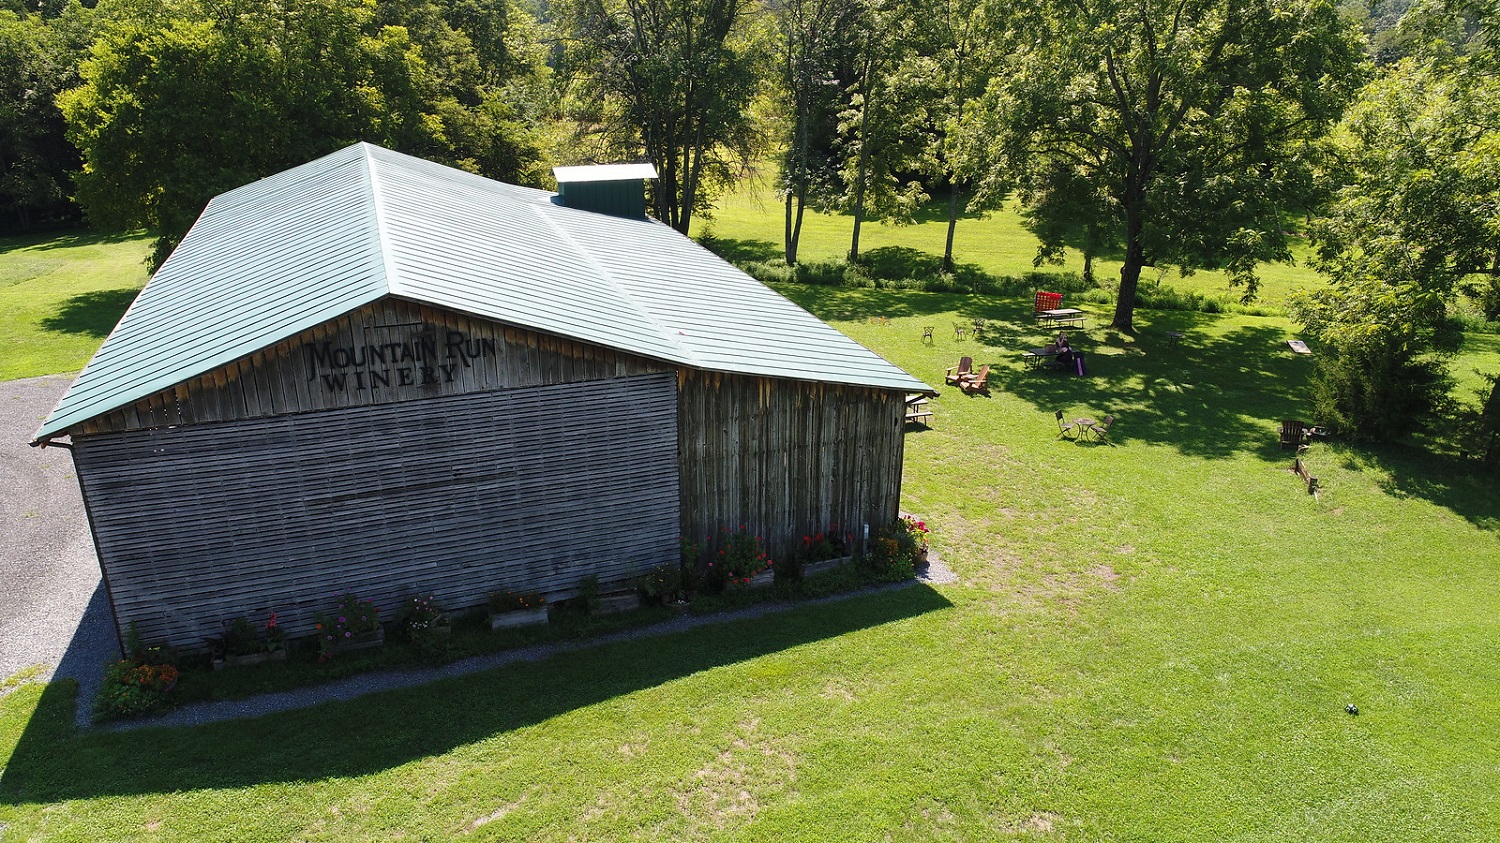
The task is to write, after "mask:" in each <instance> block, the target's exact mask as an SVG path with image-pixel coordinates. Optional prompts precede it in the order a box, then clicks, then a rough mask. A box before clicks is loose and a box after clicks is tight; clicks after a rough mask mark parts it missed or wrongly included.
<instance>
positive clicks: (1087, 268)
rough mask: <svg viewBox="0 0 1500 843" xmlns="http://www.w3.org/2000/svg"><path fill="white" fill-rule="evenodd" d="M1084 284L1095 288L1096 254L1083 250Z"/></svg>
mask: <svg viewBox="0 0 1500 843" xmlns="http://www.w3.org/2000/svg"><path fill="white" fill-rule="evenodd" d="M1083 283H1085V284H1087V285H1089V286H1090V287H1092V286H1094V253H1093V251H1092V250H1090V249H1084V250H1083Z"/></svg>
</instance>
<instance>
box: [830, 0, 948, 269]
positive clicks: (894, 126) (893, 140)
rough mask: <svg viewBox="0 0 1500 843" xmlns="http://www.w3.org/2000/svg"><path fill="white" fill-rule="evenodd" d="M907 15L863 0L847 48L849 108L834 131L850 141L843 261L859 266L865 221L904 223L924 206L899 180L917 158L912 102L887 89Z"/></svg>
mask: <svg viewBox="0 0 1500 843" xmlns="http://www.w3.org/2000/svg"><path fill="white" fill-rule="evenodd" d="M910 11H911V10H910V8H909V7H908V6H907V5H906V4H904V3H903V2H901V0H863V3H862V5H861V7H860V19H859V22H858V24H857V25H856V26H855V27H854V30H853V34H852V43H853V45H854V46H855V47H856V50H857V58H856V60H855V65H854V78H853V84H852V85H850V87H849V89H848V94H849V107H848V108H847V109H845V110H844V112H843V113H842V115H840V131H841V132H843V133H844V134H845V135H846V136H848V137H849V138H850V139H849V140H848V141H846V145H845V152H844V173H843V176H844V184H845V187H846V193H845V196H844V204H845V205H846V206H847V207H848V209H849V212H850V214H851V215H852V216H853V217H854V226H853V229H852V231H851V233H850V238H849V261H850V262H851V263H859V236H860V230H861V229H862V228H863V226H864V221H865V218H866V216H867V215H869V216H873V217H875V218H884V219H894V220H896V221H898V222H899V221H908V220H910V219H911V217H912V214H913V212H914V211H915V210H916V208H917V207H918V206H919V205H920V204H921V203H922V202H925V201H926V200H927V198H928V197H927V193H926V192H925V191H924V190H923V189H922V185H921V184H920V183H919V182H916V181H914V180H905V179H903V175H904V172H905V171H909V170H910V169H912V166H911V164H912V162H914V161H916V159H917V157H918V155H919V154H920V149H921V142H920V140H919V136H918V133H917V132H916V131H914V126H913V125H912V121H911V119H910V118H911V115H915V114H918V113H920V111H921V107H920V103H918V102H908V101H904V98H905V97H906V96H907V95H908V94H909V93H910V91H911V89H910V86H898V85H894V84H892V80H891V75H892V70H893V68H896V67H899V66H900V65H901V63H902V61H903V60H904V59H903V57H904V55H905V52H906V49H907V41H906V39H905V38H904V37H902V36H903V35H904V33H905V30H906V27H907V21H908V19H909V18H908V13H909V12H910Z"/></svg>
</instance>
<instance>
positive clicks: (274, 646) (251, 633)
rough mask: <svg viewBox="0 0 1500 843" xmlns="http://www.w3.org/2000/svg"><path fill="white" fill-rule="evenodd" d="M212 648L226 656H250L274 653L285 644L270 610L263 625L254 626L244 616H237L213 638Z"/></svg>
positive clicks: (273, 614) (283, 636) (274, 615)
mask: <svg viewBox="0 0 1500 843" xmlns="http://www.w3.org/2000/svg"><path fill="white" fill-rule="evenodd" d="M213 642H214V648H215V649H216V650H218V651H219V652H220V653H222V654H223V655H226V656H252V655H255V654H256V653H274V652H276V651H277V650H280V649H283V648H284V647H285V646H286V636H285V635H284V633H283V632H282V630H281V626H280V624H278V623H277V621H276V613H275V612H272V613H271V616H270V618H269V619H268V620H267V621H266V623H265V625H264V626H259V627H258V626H256V625H255V624H254V623H252V622H251V621H250V619H249V618H246V617H243V616H241V617H238V618H235V619H234V620H232V621H229V622H228V623H227V624H226V625H225V629H224V634H223V635H222V636H220V637H219V638H216V639H213Z"/></svg>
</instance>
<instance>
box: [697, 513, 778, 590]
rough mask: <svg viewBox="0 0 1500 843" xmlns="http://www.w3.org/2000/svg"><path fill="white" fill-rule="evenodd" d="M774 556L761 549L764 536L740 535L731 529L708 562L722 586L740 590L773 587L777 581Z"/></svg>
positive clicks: (741, 531) (740, 531)
mask: <svg viewBox="0 0 1500 843" xmlns="http://www.w3.org/2000/svg"><path fill="white" fill-rule="evenodd" d="M772 565H773V563H772V562H771V557H770V556H767V555H766V551H765V549H764V548H763V547H761V543H760V536H757V535H755V534H754V533H751V532H748V531H746V530H745V529H744V528H743V527H742V528H740V529H739V530H738V531H737V532H732V533H731V532H730V531H729V530H728V529H727V528H726V529H725V530H724V531H723V537H722V538H721V539H720V542H719V549H718V551H716V552H715V553H714V555H713V557H712V558H711V559H710V561H709V563H708V568H709V571H710V573H711V575H712V577H713V578H714V579H716V580H717V581H718V582H719V583H720V584H721V585H729V586H737V587H740V588H746V587H759V586H765V585H770V584H771V583H772V581H773V580H774V574H773V572H772Z"/></svg>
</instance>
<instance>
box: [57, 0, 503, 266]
mask: <svg viewBox="0 0 1500 843" xmlns="http://www.w3.org/2000/svg"><path fill="white" fill-rule="evenodd" d="M98 12H99V15H100V21H101V27H102V28H101V33H100V35H99V38H98V40H97V41H96V42H95V43H94V45H93V48H92V50H91V53H90V56H89V58H88V59H87V60H86V61H84V62H83V65H82V69H81V73H82V80H83V81H82V84H81V85H79V86H78V87H77V88H74V89H72V90H69V91H66V92H64V93H63V94H62V95H60V96H59V98H58V103H59V105H60V106H61V108H62V111H63V113H64V115H65V116H66V118H67V120H68V125H69V135H70V138H71V139H72V140H73V142H74V143H75V145H77V147H78V148H79V149H80V150H81V151H82V153H83V159H84V160H83V168H82V171H81V172H80V173H78V175H77V176H76V179H75V180H76V183H77V196H78V200H79V202H80V204H82V205H83V207H84V209H85V211H86V212H87V214H88V217H89V218H90V220H92V221H93V222H95V223H97V224H100V225H104V226H111V227H115V226H120V227H147V228H152V229H155V230H156V231H157V233H158V240H157V243H156V247H155V249H154V251H153V255H152V259H151V262H152V265H153V266H159V265H160V263H161V262H162V261H164V260H165V259H166V257H167V255H168V254H169V253H170V252H171V250H172V248H174V247H175V246H176V243H177V242H178V241H179V240H180V239H181V237H182V235H183V234H185V233H186V231H187V229H188V227H189V226H190V225H191V224H192V222H193V220H194V219H196V217H197V215H198V214H199V212H201V210H202V208H203V206H204V204H205V203H206V202H207V201H208V200H209V199H210V198H211V197H213V196H214V195H215V194H217V193H220V192H222V191H224V190H228V189H230V188H233V187H236V186H238V185H241V184H244V183H246V182H248V181H253V180H254V179H256V178H260V177H262V176H265V175H268V174H270V173H273V172H276V171H278V170H281V169H285V168H287V167H290V166H294V165H296V164H300V163H303V162H305V161H307V160H309V159H311V158H314V157H317V156H318V155H322V154H325V153H327V152H329V151H332V150H333V149H337V148H338V147H340V146H344V145H346V144H348V143H351V142H353V141H356V140H361V139H364V140H370V141H374V142H377V143H382V144H385V145H388V146H392V147H394V148H397V149H401V150H403V151H407V152H412V153H416V154H421V155H426V156H429V157H433V158H437V159H439V160H444V161H446V162H448V163H455V164H460V165H468V166H470V167H471V168H473V169H482V168H486V167H499V168H504V169H505V170H506V171H503V172H490V173H487V174H488V175H495V176H498V177H502V178H504V177H507V176H510V175H512V172H511V168H513V167H514V168H515V169H519V167H518V166H517V164H518V159H524V158H525V154H526V153H525V150H526V149H527V148H528V147H526V146H525V144H524V142H523V141H524V139H522V138H516V137H515V136H514V135H507V134H506V132H507V131H508V130H509V128H510V126H509V124H508V122H507V120H508V114H507V113H506V112H505V110H504V109H503V108H500V107H498V106H497V104H495V103H487V102H486V101H485V97H484V96H483V92H482V91H476V90H475V88H474V82H475V80H476V79H477V78H478V76H479V74H478V71H477V67H478V65H477V63H476V62H474V61H473V59H472V46H471V44H470V42H469V41H468V39H467V38H465V37H463V36H461V35H459V34H457V33H455V32H454V31H453V30H451V29H450V28H448V27H447V26H446V25H445V24H444V23H443V19H442V17H441V16H440V15H437V14H435V13H433V12H431V11H430V10H428V9H426V8H425V7H424V4H418V3H408V4H405V5H404V6H397V5H396V4H392V5H391V6H390V7H387V8H386V9H384V10H383V12H382V13H383V14H400V15H405V16H406V17H404V18H399V19H402V20H411V21H412V22H413V23H414V24H420V25H418V26H417V27H416V30H417V32H418V33H419V34H422V35H423V36H424V37H427V38H428V40H429V43H430V44H433V45H434V46H433V47H432V48H431V49H430V52H432V53H433V54H434V55H435V56H438V57H439V60H438V62H437V65H436V67H437V69H436V70H435V69H434V65H433V64H430V63H429V62H428V61H427V60H426V59H425V58H424V50H423V47H422V45H420V44H418V43H416V42H414V41H413V40H412V35H411V32H412V30H411V29H408V28H407V27H406V26H405V25H404V24H396V23H391V22H388V23H387V24H385V25H382V24H380V23H379V22H378V21H377V20H376V19H375V16H374V14H375V12H374V6H373V4H370V5H368V6H365V5H360V4H348V3H345V2H342V0H287V2H284V3H280V4H263V3H258V2H252V0H228V2H207V0H169V2H161V0H114V1H113V2H106V3H104V4H102V5H101V6H100V7H99V9H98ZM439 45H441V46H439ZM466 51H467V52H466ZM440 71H441V72H440ZM455 140H457V141H458V142H459V143H461V144H464V145H462V146H457V145H455Z"/></svg>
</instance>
